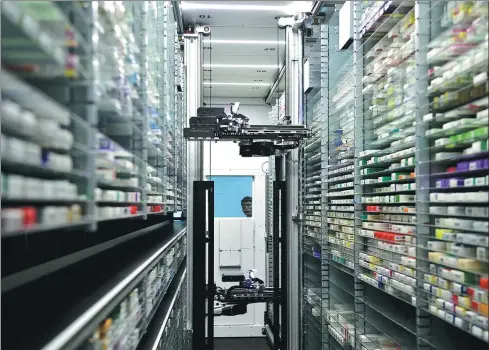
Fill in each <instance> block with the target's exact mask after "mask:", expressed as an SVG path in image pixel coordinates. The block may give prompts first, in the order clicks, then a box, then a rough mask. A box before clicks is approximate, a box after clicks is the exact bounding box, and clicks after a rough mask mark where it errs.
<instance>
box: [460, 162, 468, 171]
mask: <svg viewBox="0 0 489 350" xmlns="http://www.w3.org/2000/svg"><path fill="white" fill-rule="evenodd" d="M465 170H469V162H459V163H457V171H465Z"/></svg>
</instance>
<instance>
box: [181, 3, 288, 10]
mask: <svg viewBox="0 0 489 350" xmlns="http://www.w3.org/2000/svg"><path fill="white" fill-rule="evenodd" d="M182 9H183V10H243V11H284V10H285V6H277V5H272V6H267V5H231V4H209V3H202V2H201V1H182Z"/></svg>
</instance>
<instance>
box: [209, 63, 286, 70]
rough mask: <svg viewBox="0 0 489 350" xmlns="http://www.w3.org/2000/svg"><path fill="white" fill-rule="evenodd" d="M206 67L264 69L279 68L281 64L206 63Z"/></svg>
mask: <svg viewBox="0 0 489 350" xmlns="http://www.w3.org/2000/svg"><path fill="white" fill-rule="evenodd" d="M204 67H206V68H255V69H263V68H273V69H277V68H280V67H281V66H277V65H276V64H204Z"/></svg>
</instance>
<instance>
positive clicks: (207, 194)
mask: <svg viewBox="0 0 489 350" xmlns="http://www.w3.org/2000/svg"><path fill="white" fill-rule="evenodd" d="M282 161H283V157H282V156H276V157H275V163H276V164H275V172H276V176H275V181H274V183H273V234H272V243H273V245H272V254H273V291H274V298H273V299H274V302H273V319H272V320H271V319H270V317H269V315H268V312H265V324H266V325H268V326H269V327H270V329H271V330H272V333H273V338H274V339H273V349H274V350H285V349H287V327H288V319H287V244H286V242H287V241H286V232H287V208H286V205H287V192H286V181H284V180H282ZM193 190H194V192H193V193H194V203H193V206H194V207H193V209H194V211H193V212H194V214H193V218H192V222H193V233H192V234H193V247H194V251H193V257H194V261H193V267H192V271H193V274H192V278H193V289H194V292H193V293H192V300H193V309H192V320H193V321H192V323H193V327H192V328H193V333H192V350H203V349H206V350H213V349H214V289H215V288H214V287H215V284H214V182H213V181H194V183H193ZM206 259H207V261H206ZM200 291H205V293H200ZM205 305H207V312H206V308H205ZM206 316H207V338H206V334H205V333H206Z"/></svg>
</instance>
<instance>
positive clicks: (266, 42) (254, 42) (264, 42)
mask: <svg viewBox="0 0 489 350" xmlns="http://www.w3.org/2000/svg"><path fill="white" fill-rule="evenodd" d="M208 42H210V43H211V44H251V45H277V44H279V45H285V41H276V40H209V41H205V43H208Z"/></svg>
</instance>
